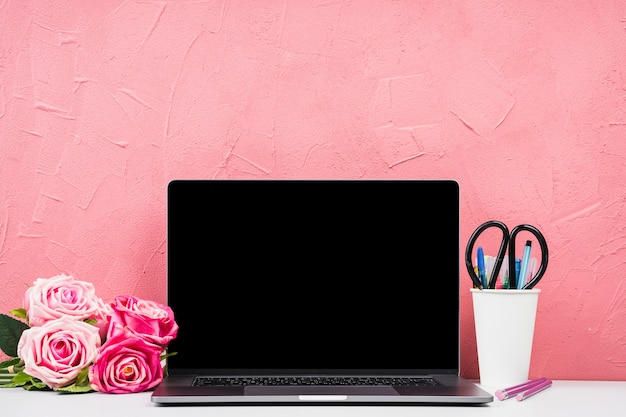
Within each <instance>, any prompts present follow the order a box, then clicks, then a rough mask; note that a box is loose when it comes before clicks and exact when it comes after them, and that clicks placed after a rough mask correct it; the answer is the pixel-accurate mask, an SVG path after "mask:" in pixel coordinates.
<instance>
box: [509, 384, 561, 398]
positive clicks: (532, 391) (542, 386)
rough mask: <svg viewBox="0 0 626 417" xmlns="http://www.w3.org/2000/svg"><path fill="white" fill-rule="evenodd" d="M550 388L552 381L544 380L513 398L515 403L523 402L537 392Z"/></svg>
mask: <svg viewBox="0 0 626 417" xmlns="http://www.w3.org/2000/svg"><path fill="white" fill-rule="evenodd" d="M551 386H552V381H550V380H549V379H548V380H545V381H543V382H540V383H538V384H535V385H533V386H532V387H531V388H529V389H528V390H527V391H524V392H521V393H519V394H517V395H516V396H515V399H516V400H517V401H524V400H525V399H526V398H528V397H532V396H533V395H535V394H537V393H538V392H541V391H543V390H544V389H546V388H549V387H551Z"/></svg>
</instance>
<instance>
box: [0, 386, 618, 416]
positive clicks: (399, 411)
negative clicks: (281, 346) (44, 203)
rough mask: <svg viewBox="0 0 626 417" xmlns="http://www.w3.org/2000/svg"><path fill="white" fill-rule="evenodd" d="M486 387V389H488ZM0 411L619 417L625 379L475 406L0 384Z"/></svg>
mask: <svg viewBox="0 0 626 417" xmlns="http://www.w3.org/2000/svg"><path fill="white" fill-rule="evenodd" d="M488 391H491V390H488ZM0 415H2V416H7V417H9V416H23V417H36V416H42V417H73V416H89V417H100V416H101V417H121V416H131V417H150V416H185V417H193V416H227V417H228V416H238V417H239V416H256V417H261V416H272V417H280V416H289V417H294V416H297V417H300V416H301V417H309V416H321V415H323V416H324V417H334V416H346V417H352V416H354V417H357V416H358V417H368V416H372V417H373V416H381V417H383V416H384V417H394V416H398V417H404V416H411V417H414V416H428V417H456V416H459V417H461V416H462V417H473V416H482V417H487V416H489V417H493V416H496V417H497V416H506V417H518V416H519V417H522V416H523V417H528V416H537V417H543V416H549V417H560V416H563V417H583V416H584V417H589V416H592V417H593V416H596V417H618V416H619V417H623V416H626V381H554V383H553V385H552V387H550V388H548V389H546V390H544V391H542V392H540V393H539V394H537V395H535V396H533V397H530V398H528V399H526V400H524V401H521V402H520V401H516V400H515V399H509V400H506V401H499V400H498V399H497V398H494V402H492V403H489V404H486V405H480V406H459V405H456V406H390V407H387V406H385V407H383V406H310V405H303V406H236V407H223V406H222V407H215V406H173V407H172V406H158V405H155V404H153V403H152V402H151V401H150V392H143V393H138V394H117V395H116V394H101V393H87V394H69V395H68V394H60V393H55V392H34V391H33V392H31V391H26V390H24V389H22V388H0Z"/></svg>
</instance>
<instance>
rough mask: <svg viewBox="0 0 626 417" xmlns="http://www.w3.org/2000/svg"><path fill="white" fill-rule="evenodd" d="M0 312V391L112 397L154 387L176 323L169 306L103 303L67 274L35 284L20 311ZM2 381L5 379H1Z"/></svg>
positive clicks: (118, 300)
mask: <svg viewBox="0 0 626 417" xmlns="http://www.w3.org/2000/svg"><path fill="white" fill-rule="evenodd" d="M11 313H12V314H13V316H15V317H16V318H13V317H10V316H7V315H5V314H0V350H2V351H3V352H4V353H5V354H6V355H7V356H9V357H10V358H11V359H9V360H6V361H4V362H2V363H0V377H4V378H3V379H2V378H0V384H1V385H0V386H2V387H23V388H25V389H28V390H54V391H63V392H76V393H78V392H90V391H99V392H106V393H114V394H123V393H130V392H141V391H146V390H149V389H152V388H154V387H156V386H157V385H158V384H159V383H160V382H161V381H162V379H163V375H164V372H165V369H164V362H163V360H164V359H165V358H166V357H167V356H168V355H173V354H174V353H167V346H168V345H169V343H170V342H171V341H172V340H173V339H174V338H175V337H176V334H177V332H178V325H177V324H176V321H175V320H174V313H173V312H172V310H171V308H170V307H168V306H165V305H162V304H159V303H156V302H154V301H149V300H142V299H139V298H136V297H132V296H117V297H115V299H114V300H113V301H112V302H110V303H108V304H107V303H105V302H104V301H103V300H102V299H101V298H99V297H98V296H96V292H95V288H94V286H93V285H92V284H91V283H89V282H85V281H79V280H76V279H74V277H72V276H66V275H57V276H55V277H52V278H48V279H45V278H38V279H36V280H35V282H34V284H33V286H32V287H29V288H28V289H27V290H26V293H25V296H24V307H23V308H18V309H16V310H13V311H11ZM7 376H10V379H8V378H7Z"/></svg>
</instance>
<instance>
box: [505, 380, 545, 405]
mask: <svg viewBox="0 0 626 417" xmlns="http://www.w3.org/2000/svg"><path fill="white" fill-rule="evenodd" d="M545 381H547V379H546V378H544V377H541V378H537V379H533V380H530V381H526V382H524V383H522V384H518V385H513V386H512V387H508V388H503V389H499V390H497V391H496V393H495V395H496V397H497V398H498V399H499V400H500V401H502V400H506V399H507V398H511V397H513V396H515V395H516V394H519V393H520V392H524V391H526V390H528V389H530V388H532V387H534V386H535V385H537V384H541V383H543V382H545Z"/></svg>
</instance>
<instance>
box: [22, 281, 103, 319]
mask: <svg viewBox="0 0 626 417" xmlns="http://www.w3.org/2000/svg"><path fill="white" fill-rule="evenodd" d="M24 308H25V309H26V312H27V314H28V323H29V325H30V326H31V327H34V326H41V325H43V324H44V323H45V322H47V321H49V320H54V319H58V318H59V317H72V318H74V319H76V320H87V319H96V320H97V319H98V318H100V319H101V320H104V319H106V318H107V314H106V313H103V311H102V309H103V308H105V304H104V302H103V301H102V300H101V299H100V298H99V297H97V296H96V290H95V288H94V286H93V284H91V283H89V282H85V281H79V280H76V279H74V277H72V276H67V275H57V276H54V277H52V278H37V279H36V280H35V282H34V283H33V286H32V287H29V288H28V289H27V290H26V294H25V295H24Z"/></svg>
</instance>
